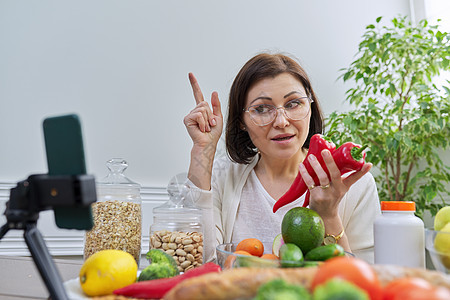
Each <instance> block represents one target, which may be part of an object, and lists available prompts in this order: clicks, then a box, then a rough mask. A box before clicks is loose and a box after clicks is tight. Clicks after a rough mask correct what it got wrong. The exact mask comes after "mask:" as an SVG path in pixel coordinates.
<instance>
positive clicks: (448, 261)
mask: <svg viewBox="0 0 450 300" xmlns="http://www.w3.org/2000/svg"><path fill="white" fill-rule="evenodd" d="M434 249H435V250H436V251H437V252H439V254H440V256H441V260H442V263H443V264H444V265H445V267H447V268H448V269H450V223H447V225H445V226H444V227H443V228H442V229H441V230H440V232H439V233H437V234H436V238H435V239H434Z"/></svg>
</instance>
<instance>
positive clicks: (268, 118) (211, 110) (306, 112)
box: [184, 53, 380, 262]
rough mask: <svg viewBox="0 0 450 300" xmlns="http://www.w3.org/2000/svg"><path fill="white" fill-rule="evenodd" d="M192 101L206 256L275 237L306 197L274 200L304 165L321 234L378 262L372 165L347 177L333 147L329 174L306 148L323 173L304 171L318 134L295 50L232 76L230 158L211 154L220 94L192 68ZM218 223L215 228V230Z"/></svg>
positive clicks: (259, 59)
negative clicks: (208, 89)
mask: <svg viewBox="0 0 450 300" xmlns="http://www.w3.org/2000/svg"><path fill="white" fill-rule="evenodd" d="M189 80H190V83H191V86H192V89H193V93H194V98H195V100H196V103H197V105H196V107H195V108H194V109H193V110H192V111H191V112H190V113H189V114H188V115H187V116H186V117H185V118H184V124H185V126H186V128H187V131H188V133H189V135H190V137H191V139H192V141H193V147H192V151H191V161H190V166H189V171H188V178H189V180H190V181H191V186H192V189H193V190H196V191H197V192H198V193H195V194H196V195H197V197H195V199H193V200H194V201H196V203H197V205H199V206H200V207H202V208H203V209H204V219H205V220H204V222H205V224H204V225H205V247H206V249H207V253H206V259H207V260H208V259H210V258H211V257H212V256H213V255H214V249H215V246H217V245H218V244H220V243H228V242H233V243H238V242H239V241H241V240H243V239H244V238H250V237H253V238H258V239H259V240H262V241H264V242H266V243H265V247H269V246H270V245H271V241H273V239H274V237H275V236H276V235H277V234H279V233H280V232H281V221H282V219H283V216H284V214H285V213H286V212H287V211H288V210H289V209H291V208H293V207H297V206H301V205H302V203H303V202H304V196H302V197H300V198H299V199H297V200H296V201H294V202H292V203H290V204H289V205H286V206H284V207H282V208H281V209H279V210H278V211H277V212H276V213H275V214H274V213H273V212H272V207H273V205H274V203H275V202H276V200H277V199H279V198H280V197H281V196H282V195H283V194H284V193H285V192H286V191H287V190H288V189H289V187H290V186H291V184H292V183H293V181H294V179H295V177H296V176H297V174H298V172H300V174H301V175H302V178H303V180H304V181H305V183H306V184H307V186H308V187H310V193H311V199H310V205H309V208H311V209H313V210H315V211H316V212H317V213H318V214H319V215H320V216H321V217H322V219H323V221H324V224H325V233H326V234H328V235H330V236H333V237H334V238H335V240H337V243H338V244H339V245H341V246H342V247H343V248H344V249H345V250H346V251H347V252H353V253H354V254H355V255H356V256H359V257H361V258H363V259H365V260H367V261H369V262H373V221H374V220H375V218H376V217H377V216H378V215H379V214H380V206H379V201H378V194H377V189H376V186H375V182H374V179H373V177H372V175H371V174H370V173H369V170H370V169H371V167H372V165H371V164H370V163H366V164H364V166H363V168H362V169H361V170H360V171H358V172H354V173H352V174H351V175H349V176H347V177H341V174H340V172H339V170H338V168H337V167H336V164H335V162H334V160H333V158H332V156H331V153H330V152H329V151H327V150H324V151H323V152H322V153H321V154H322V156H323V159H324V161H325V163H326V166H327V168H328V170H329V172H330V177H331V178H330V179H328V177H327V175H326V173H325V171H324V170H323V169H322V167H321V166H320V164H319V163H318V161H317V158H316V157H314V156H310V157H309V158H310V160H309V163H310V164H311V166H312V167H313V169H314V171H315V173H316V175H317V176H318V178H319V179H320V187H315V186H314V180H313V178H312V175H314V174H308V172H307V171H306V169H305V167H304V165H303V160H304V159H305V157H306V154H307V152H308V147H309V141H310V138H311V136H313V135H314V134H316V133H322V129H323V120H322V113H321V109H320V105H319V102H318V99H317V97H316V95H315V93H314V90H313V89H312V87H311V84H310V81H309V79H308V76H307V74H306V73H305V71H304V70H303V69H302V68H301V66H300V65H299V64H298V63H297V62H296V61H295V60H293V59H292V58H290V57H288V56H286V55H282V54H267V53H262V54H259V55H257V56H255V57H253V58H252V59H250V60H249V61H248V62H247V63H246V64H245V65H244V66H243V68H242V69H241V70H240V72H239V73H238V75H237V76H236V78H235V80H234V82H233V84H232V87H231V91H230V97H229V104H228V105H229V107H228V120H227V124H226V130H225V131H226V136H225V142H226V149H227V153H228V156H229V157H224V158H217V159H215V152H216V147H217V143H218V141H219V139H220V136H221V133H222V128H223V115H222V112H221V107H220V101H219V98H218V95H217V93H216V92H213V93H212V96H211V107H210V106H209V104H208V103H207V102H206V101H205V100H204V98H203V94H202V92H201V89H200V87H199V84H198V82H197V80H196V78H195V77H194V75H193V74H189ZM214 226H215V231H213V230H209V229H211V228H213V227H214Z"/></svg>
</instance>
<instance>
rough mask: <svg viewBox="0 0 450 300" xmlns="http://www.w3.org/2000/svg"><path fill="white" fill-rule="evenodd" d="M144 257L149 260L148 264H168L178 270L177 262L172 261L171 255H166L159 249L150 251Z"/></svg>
mask: <svg viewBox="0 0 450 300" xmlns="http://www.w3.org/2000/svg"><path fill="white" fill-rule="evenodd" d="M145 256H146V257H147V259H148V260H149V262H150V264H153V263H157V264H161V263H164V264H169V265H171V266H173V267H174V268H175V269H177V270H178V266H177V262H176V261H175V259H173V257H172V256H171V255H169V254H167V253H166V252H164V251H163V250H161V249H151V250H150V251H148V252H147V254H146V255H145ZM177 274H178V273H177Z"/></svg>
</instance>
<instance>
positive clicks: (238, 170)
mask: <svg viewBox="0 0 450 300" xmlns="http://www.w3.org/2000/svg"><path fill="white" fill-rule="evenodd" d="M257 161H258V160H257V159H256V157H255V158H254V159H253V160H252V162H251V163H250V164H248V165H245V164H237V163H234V162H232V161H231V160H230V159H229V158H228V157H222V158H218V159H216V160H215V161H214V167H213V173H212V179H211V191H205V190H201V189H199V188H197V187H195V186H194V185H193V184H191V192H190V193H189V195H188V198H190V199H191V200H192V201H193V202H194V203H195V204H196V205H197V206H198V207H200V208H202V209H203V226H204V238H205V240H204V248H205V260H206V261H209V260H212V259H213V258H214V257H215V248H216V246H217V245H219V244H222V243H230V242H231V237H232V233H233V227H234V222H235V220H236V215H237V210H238V207H239V202H240V198H241V193H242V189H243V188H244V185H245V183H246V182H247V178H248V176H249V174H250V172H251V171H252V170H253V168H254V167H255V166H256V163H257ZM339 215H340V217H341V219H342V223H343V225H344V229H345V232H346V234H347V238H348V242H349V244H350V248H351V249H352V252H353V253H354V254H355V255H356V256H357V257H360V258H362V259H364V260H366V261H367V262H369V263H373V261H374V257H373V256H374V254H373V245H374V239H373V222H374V221H375V219H376V218H377V217H378V216H379V215H381V209H380V202H379V199H378V193H377V188H376V185H375V180H374V179H373V176H372V175H371V174H370V173H368V174H366V175H364V176H363V177H362V178H361V179H360V180H358V181H357V182H356V183H355V184H353V185H352V186H351V188H350V189H349V191H348V192H347V193H346V194H345V195H344V197H343V199H342V201H341V203H340V205H339ZM214 227H215V231H214V230H211V229H212V228H214Z"/></svg>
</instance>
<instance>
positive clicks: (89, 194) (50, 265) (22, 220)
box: [0, 175, 97, 300]
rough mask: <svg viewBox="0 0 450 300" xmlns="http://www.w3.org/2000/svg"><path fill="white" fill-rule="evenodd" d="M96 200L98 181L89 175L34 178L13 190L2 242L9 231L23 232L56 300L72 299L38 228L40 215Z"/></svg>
mask: <svg viewBox="0 0 450 300" xmlns="http://www.w3.org/2000/svg"><path fill="white" fill-rule="evenodd" d="M96 197H97V196H96V193H95V180H94V177H93V176H90V175H73V176H70V175H69V176H49V175H31V176H30V177H28V179H27V180H24V181H20V182H18V183H17V186H16V187H15V188H12V189H11V193H10V199H9V201H8V202H7V203H6V209H5V213H4V214H5V216H6V220H7V222H6V224H5V225H3V226H2V227H1V228H0V240H1V239H2V238H3V236H4V235H5V234H6V233H7V232H8V231H9V230H10V229H17V230H24V234H23V236H24V239H25V242H26V244H27V246H28V249H29V250H30V253H31V256H32V257H33V261H34V263H35V264H36V266H37V268H38V270H39V273H40V275H41V277H42V279H43V280H44V283H45V285H46V287H47V289H48V291H49V293H50V297H51V298H52V299H53V300H60V299H61V300H65V299H69V298H68V297H67V294H66V291H65V289H64V286H63V282H62V279H61V275H60V274H59V271H58V269H57V268H56V265H55V263H54V262H53V259H52V257H51V255H50V252H49V251H48V249H47V246H46V245H45V242H44V239H43V237H42V235H41V233H40V232H39V230H38V229H37V220H38V219H39V212H40V211H43V210H48V209H51V208H53V207H86V205H88V206H89V205H90V204H91V203H93V202H95V201H96Z"/></svg>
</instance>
